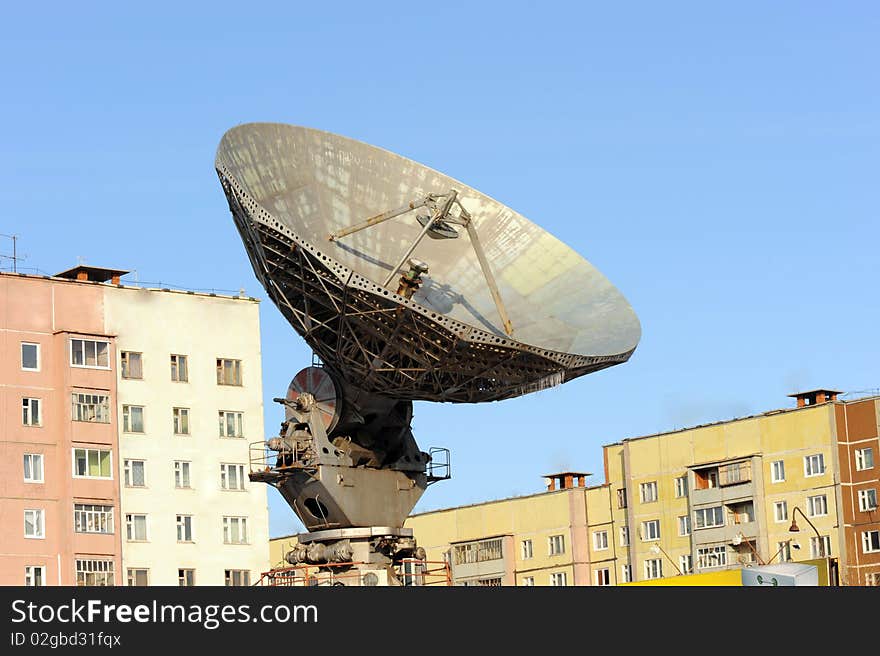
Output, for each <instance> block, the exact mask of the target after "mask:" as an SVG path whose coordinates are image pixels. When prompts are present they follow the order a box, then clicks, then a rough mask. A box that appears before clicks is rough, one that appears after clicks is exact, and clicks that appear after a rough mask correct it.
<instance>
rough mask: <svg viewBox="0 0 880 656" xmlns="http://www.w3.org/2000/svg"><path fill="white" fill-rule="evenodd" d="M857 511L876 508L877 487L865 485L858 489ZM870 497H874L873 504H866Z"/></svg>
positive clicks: (867, 510) (868, 510) (869, 510)
mask: <svg viewBox="0 0 880 656" xmlns="http://www.w3.org/2000/svg"><path fill="white" fill-rule="evenodd" d="M858 492H859V512H871V511H872V510H877V488H875V487H867V488H865V489H864V490H859V491H858ZM870 497H873V498H874V503H873V505H868V502H869V501H870Z"/></svg>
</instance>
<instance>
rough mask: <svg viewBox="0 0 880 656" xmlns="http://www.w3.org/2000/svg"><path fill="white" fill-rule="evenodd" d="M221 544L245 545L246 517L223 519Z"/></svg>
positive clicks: (246, 539) (246, 541) (246, 538)
mask: <svg viewBox="0 0 880 656" xmlns="http://www.w3.org/2000/svg"><path fill="white" fill-rule="evenodd" d="M223 543H224V544H247V543H248V536H247V517H224V518H223Z"/></svg>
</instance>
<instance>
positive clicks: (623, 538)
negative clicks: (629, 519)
mask: <svg viewBox="0 0 880 656" xmlns="http://www.w3.org/2000/svg"><path fill="white" fill-rule="evenodd" d="M620 546H621V547H628V546H629V527H628V526H621V527H620Z"/></svg>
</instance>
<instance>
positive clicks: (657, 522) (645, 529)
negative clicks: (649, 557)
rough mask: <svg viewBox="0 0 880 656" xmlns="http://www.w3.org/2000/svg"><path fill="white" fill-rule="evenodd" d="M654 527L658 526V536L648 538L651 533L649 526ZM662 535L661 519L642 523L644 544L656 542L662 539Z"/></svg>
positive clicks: (647, 520)
mask: <svg viewBox="0 0 880 656" xmlns="http://www.w3.org/2000/svg"><path fill="white" fill-rule="evenodd" d="M654 525H656V527H657V535H655V536H652V537H649V536H648V533H649V531H648V526H654ZM661 534H662V533H661V530H660V520H659V519H646V520H645V521H643V522H642V542H655V541H657V540H659V539H660V535H661Z"/></svg>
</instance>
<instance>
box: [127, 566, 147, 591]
mask: <svg viewBox="0 0 880 656" xmlns="http://www.w3.org/2000/svg"><path fill="white" fill-rule="evenodd" d="M132 572H144V574H145V575H146V579H147V581H146V583H144V584H143V585H132V583H131V579H132ZM125 585H126V586H127V587H129V588H143V587H149V586H150V569H149V568H148V567H126V569H125Z"/></svg>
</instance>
